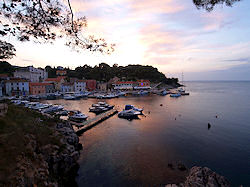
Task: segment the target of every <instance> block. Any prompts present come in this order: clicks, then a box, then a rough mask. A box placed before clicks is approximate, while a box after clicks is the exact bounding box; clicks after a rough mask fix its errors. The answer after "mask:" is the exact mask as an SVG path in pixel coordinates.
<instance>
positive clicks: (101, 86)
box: [97, 82, 108, 92]
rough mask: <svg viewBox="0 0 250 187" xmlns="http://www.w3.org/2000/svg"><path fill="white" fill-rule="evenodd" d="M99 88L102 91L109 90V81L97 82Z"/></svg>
mask: <svg viewBox="0 0 250 187" xmlns="http://www.w3.org/2000/svg"><path fill="white" fill-rule="evenodd" d="M97 89H98V90H100V91H104V92H105V91H107V90H108V83H106V82H99V83H97Z"/></svg>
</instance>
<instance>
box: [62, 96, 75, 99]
mask: <svg viewBox="0 0 250 187" xmlns="http://www.w3.org/2000/svg"><path fill="white" fill-rule="evenodd" d="M63 99H65V100H75V99H76V97H75V96H72V95H64V97H63Z"/></svg>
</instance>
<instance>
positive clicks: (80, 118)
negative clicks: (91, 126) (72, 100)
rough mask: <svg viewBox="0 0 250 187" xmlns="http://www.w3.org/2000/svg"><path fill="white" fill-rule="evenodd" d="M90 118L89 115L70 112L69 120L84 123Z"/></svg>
mask: <svg viewBox="0 0 250 187" xmlns="http://www.w3.org/2000/svg"><path fill="white" fill-rule="evenodd" d="M87 118H88V116H87V115H85V114H82V113H81V112H80V111H78V110H76V111H70V112H69V120H70V121H74V122H82V121H84V120H86V119H87Z"/></svg>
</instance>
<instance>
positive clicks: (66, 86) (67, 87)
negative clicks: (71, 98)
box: [61, 83, 74, 93]
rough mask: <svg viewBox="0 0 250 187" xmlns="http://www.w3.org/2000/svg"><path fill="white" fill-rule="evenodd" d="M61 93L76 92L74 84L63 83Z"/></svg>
mask: <svg viewBox="0 0 250 187" xmlns="http://www.w3.org/2000/svg"><path fill="white" fill-rule="evenodd" d="M61 92H63V93H66V92H74V84H72V83H63V84H62V85H61Z"/></svg>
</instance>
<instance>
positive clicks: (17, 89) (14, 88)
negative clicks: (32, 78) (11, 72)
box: [5, 79, 29, 96]
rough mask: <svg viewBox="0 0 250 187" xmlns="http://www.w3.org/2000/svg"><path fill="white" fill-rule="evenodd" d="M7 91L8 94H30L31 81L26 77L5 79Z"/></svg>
mask: <svg viewBox="0 0 250 187" xmlns="http://www.w3.org/2000/svg"><path fill="white" fill-rule="evenodd" d="M5 92H6V95H8V96H14V95H18V96H21V95H22V96H24V95H28V94H29V81H27V80H24V79H12V80H7V81H5Z"/></svg>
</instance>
